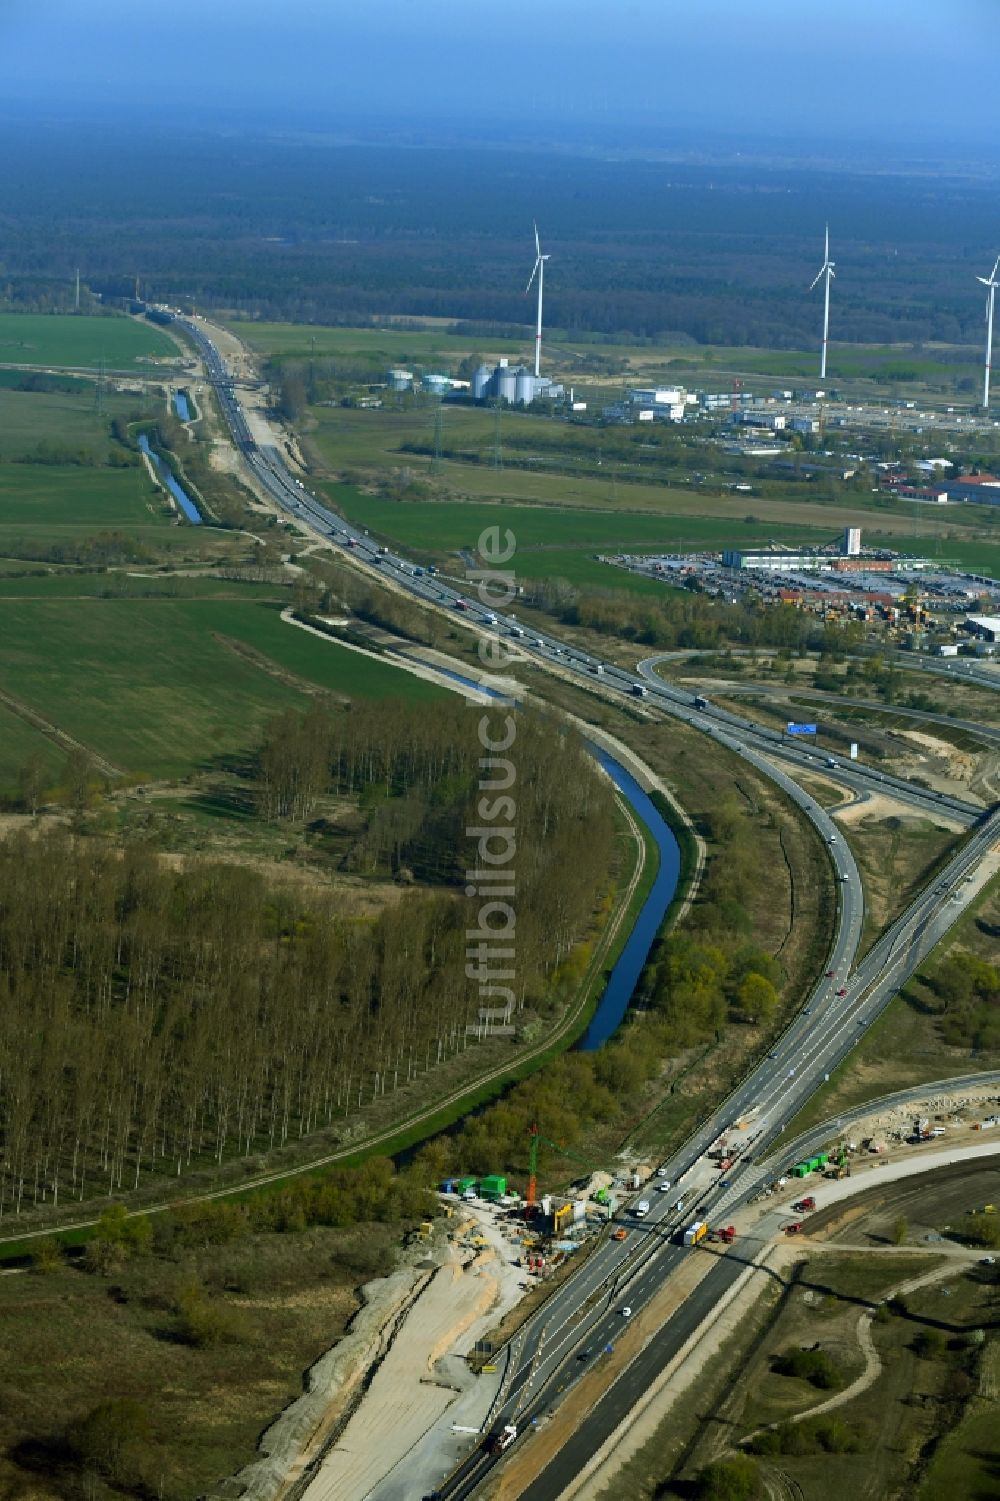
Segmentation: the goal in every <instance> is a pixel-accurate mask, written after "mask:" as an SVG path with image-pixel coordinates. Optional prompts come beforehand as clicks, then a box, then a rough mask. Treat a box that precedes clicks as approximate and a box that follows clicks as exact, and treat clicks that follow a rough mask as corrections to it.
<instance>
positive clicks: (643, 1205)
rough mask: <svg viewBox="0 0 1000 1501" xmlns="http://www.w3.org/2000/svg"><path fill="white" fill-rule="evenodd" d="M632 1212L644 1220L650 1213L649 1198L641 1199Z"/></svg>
mask: <svg viewBox="0 0 1000 1501" xmlns="http://www.w3.org/2000/svg"><path fill="white" fill-rule="evenodd" d="M632 1213H633V1214H634V1215H635V1217H636V1219H637V1220H644V1219H645V1218H646V1215H647V1214H648V1213H649V1200H648V1199H640V1200H639V1202H638V1204H637V1205H636V1206H635V1208H634V1209H633V1211H632Z"/></svg>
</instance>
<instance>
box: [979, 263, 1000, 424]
mask: <svg viewBox="0 0 1000 1501" xmlns="http://www.w3.org/2000/svg"><path fill="white" fill-rule="evenodd" d="M998 271H1000V255H998V256H997V258H996V264H995V265H994V267H993V274H992V275H991V276H977V277H976V280H977V281H981V282H982V284H983V286H984V287H988V288H989V293H988V295H987V298H986V374H985V376H984V379H983V406H984V407H985V408H988V407H989V404H990V368H991V365H992V363H993V300H994V298H995V297H996V290H997V287H1000V282H998V281H997V272H998Z"/></svg>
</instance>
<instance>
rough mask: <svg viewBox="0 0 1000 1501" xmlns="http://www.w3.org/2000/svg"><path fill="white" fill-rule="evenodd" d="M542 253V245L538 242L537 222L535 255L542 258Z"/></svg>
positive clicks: (536, 227)
mask: <svg viewBox="0 0 1000 1501" xmlns="http://www.w3.org/2000/svg"><path fill="white" fill-rule="evenodd" d="M541 254H542V247H541V245H540V244H539V243H538V225H537V224H536V225H535V255H536V257H538V258H539V259H540V258H541Z"/></svg>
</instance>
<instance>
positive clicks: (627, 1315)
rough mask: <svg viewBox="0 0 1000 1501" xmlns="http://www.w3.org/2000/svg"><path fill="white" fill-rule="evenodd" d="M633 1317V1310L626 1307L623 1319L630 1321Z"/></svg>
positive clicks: (623, 1311) (623, 1310)
mask: <svg viewBox="0 0 1000 1501" xmlns="http://www.w3.org/2000/svg"><path fill="white" fill-rule="evenodd" d="M631 1317H632V1310H631V1308H629V1307H627V1306H626V1307H625V1308H623V1309H622V1318H623V1319H630V1318H631Z"/></svg>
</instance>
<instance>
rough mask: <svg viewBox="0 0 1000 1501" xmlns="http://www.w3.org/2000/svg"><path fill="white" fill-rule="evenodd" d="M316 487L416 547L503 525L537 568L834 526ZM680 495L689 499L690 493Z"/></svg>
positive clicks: (471, 537)
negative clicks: (577, 558)
mask: <svg viewBox="0 0 1000 1501" xmlns="http://www.w3.org/2000/svg"><path fill="white" fill-rule="evenodd" d="M322 488H323V489H324V490H325V491H326V493H327V495H328V496H329V497H330V499H331V500H332V501H333V502H334V504H335V505H336V506H337V508H338V509H339V510H341V511H342V512H343V513H344V515H345V516H347V517H348V519H349V520H351V521H353V522H355V523H357V524H358V525H359V526H365V527H368V529H369V530H370V531H371V532H372V534H373V535H377V536H379V537H386V538H391V539H392V540H393V541H395V542H397V543H398V544H399V546H400V547H402V548H404V549H411V550H413V551H414V552H422V553H430V554H435V555H444V554H447V553H454V552H455V551H457V550H458V549H460V548H472V547H474V546H475V544H476V540H477V538H478V537H479V535H480V533H481V532H482V531H483V529H484V528H486V527H491V526H501V527H505V528H507V527H509V528H510V530H511V531H512V532H513V533H514V535H515V537H516V539H517V557H518V560H519V561H521V562H523V561H524V560H525V558H526V556H528V555H531V556H532V558H533V560H534V559H537V560H538V562H537V564H536V563H535V561H533V562H532V565H531V572H533V573H535V574H538V573H547V572H548V571H549V570H548V567H547V566H545V561H544V560H545V558H546V556H547V555H548V551H549V550H551V551H552V555H553V556H556V555H558V556H559V557H561V558H564V557H565V555H566V553H567V552H568V551H569V552H579V553H581V554H588V553H595V552H606V553H615V552H621V551H628V550H632V549H634V550H636V551H641V550H645V551H647V552H648V551H655V550H656V549H664V550H669V551H671V552H676V551H679V550H682V549H686V548H699V547H703V548H711V547H716V548H717V547H722V546H724V545H727V544H729V543H732V542H737V543H745V544H750V543H751V542H756V543H758V544H759V543H761V542H764V541H766V540H768V539H769V538H771V537H775V536H777V537H779V538H780V540H782V541H785V542H789V543H804V542H814V543H815V542H818V541H821V540H826V539H828V538H829V537H831V536H832V535H833V534H834V528H832V527H827V526H822V527H812V528H810V527H801V526H799V527H796V526H790V527H784V528H781V529H780V530H778V531H776V530H775V527H774V526H773V525H772V524H771V523H767V522H757V523H753V524H748V523H746V522H745V521H743V520H742V519H741V520H738V521H737V520H733V521H729V520H727V519H725V518H724V517H720V516H690V515H688V516H683V515H659V516H657V515H652V514H648V513H646V514H644V513H642V512H638V513H637V512H629V511H618V512H613V511H596V510H588V509H572V508H570V507H566V508H561V507H555V506H553V507H551V508H550V507H544V506H526V505H503V506H500V505H483V504H482V503H476V502H469V503H468V504H465V503H463V502H461V501H394V500H383V499H381V498H380V497H378V496H373V495H365V494H363V493H361V492H360V491H359V490H357V489H355V488H354V486H352V485H337V484H333V485H325V486H323V487H322ZM685 498H686V499H687V500H688V503H689V504H690V497H685ZM515 566H517V565H515Z"/></svg>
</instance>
